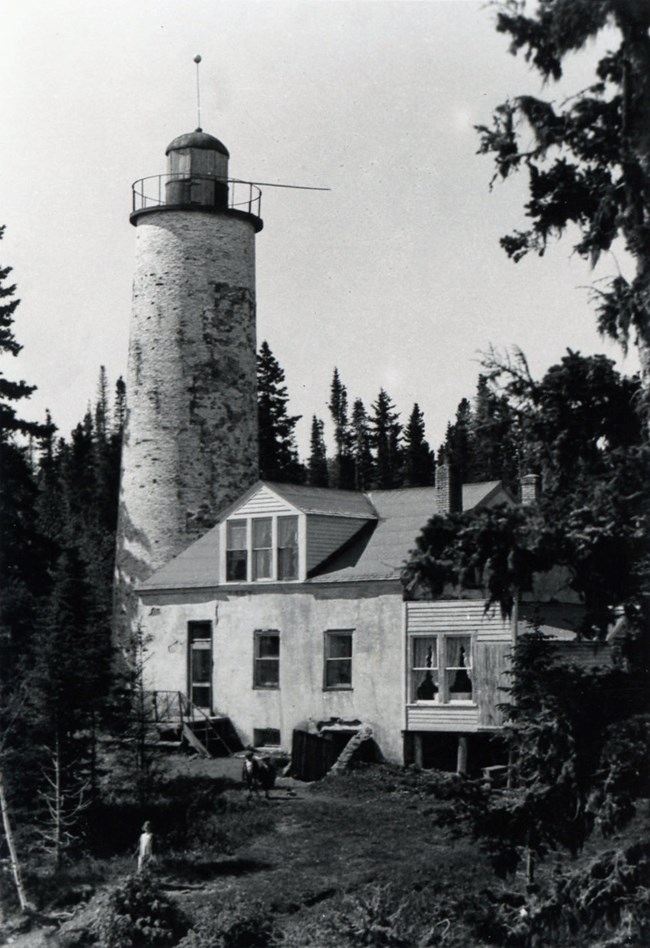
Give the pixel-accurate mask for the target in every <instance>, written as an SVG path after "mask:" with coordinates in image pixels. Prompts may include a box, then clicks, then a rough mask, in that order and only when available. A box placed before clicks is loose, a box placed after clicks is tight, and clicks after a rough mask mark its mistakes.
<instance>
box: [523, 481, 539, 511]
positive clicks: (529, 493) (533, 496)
mask: <svg viewBox="0 0 650 948" xmlns="http://www.w3.org/2000/svg"><path fill="white" fill-rule="evenodd" d="M519 486H520V490H521V503H522V506H523V507H529V506H530V505H531V504H536V503H537V501H538V500H539V492H540V476H539V474H524V476H523V477H522V478H521V480H520V482H519Z"/></svg>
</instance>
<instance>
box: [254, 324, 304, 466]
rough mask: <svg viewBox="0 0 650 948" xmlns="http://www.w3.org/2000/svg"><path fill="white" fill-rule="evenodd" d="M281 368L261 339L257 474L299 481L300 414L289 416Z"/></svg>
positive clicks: (258, 370)
mask: <svg viewBox="0 0 650 948" xmlns="http://www.w3.org/2000/svg"><path fill="white" fill-rule="evenodd" d="M288 402H289V396H288V394H287V388H286V386H285V384H284V370H283V369H282V368H281V367H280V364H279V363H278V361H277V360H276V358H275V356H274V355H273V353H272V352H271V349H270V348H269V345H268V343H267V342H263V343H262V345H261V347H260V351H259V354H258V356H257V408H258V419H259V460H260V477H261V478H262V479H263V480H269V481H285V482H288V483H293V484H301V483H303V482H304V480H305V469H304V467H303V465H302V464H301V463H300V461H299V459H298V451H297V448H296V442H295V431H294V429H295V427H296V423H297V422H298V421H299V420H300V418H301V416H300V415H289V413H288V410H287V408H288Z"/></svg>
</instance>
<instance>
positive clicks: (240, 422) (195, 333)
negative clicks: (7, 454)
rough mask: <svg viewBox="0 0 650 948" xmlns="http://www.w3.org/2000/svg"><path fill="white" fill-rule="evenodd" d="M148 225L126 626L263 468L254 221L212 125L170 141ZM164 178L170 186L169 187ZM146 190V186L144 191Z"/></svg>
mask: <svg viewBox="0 0 650 948" xmlns="http://www.w3.org/2000/svg"><path fill="white" fill-rule="evenodd" d="M167 153H168V155H169V167H168V174H167V175H162V176H158V177H159V178H160V179H164V180H162V181H161V180H159V181H158V193H159V194H161V195H162V194H164V195H165V200H164V201H163V200H162V198H161V200H160V202H158V203H156V202H155V201H153V203H152V202H151V199H149V198H147V197H146V194H145V190H144V189H145V188H146V187H147V184H146V182H148V181H150V180H151V179H144V180H143V182H138V183H137V184H136V185H135V186H134V188H137V187H138V185H141V186H142V189H143V190H142V193H141V194H140V197H142V198H143V200H142V202H141V203H142V206H140V207H137V208H136V209H135V211H134V213H133V214H132V217H131V221H132V223H133V224H134V225H135V226H136V253H135V271H134V278H133V304H132V316H131V335H130V342H129V364H128V372H127V414H126V424H125V431H124V441H123V449H122V476H121V490H120V512H119V522H118V539H117V569H116V573H117V577H116V596H115V601H116V608H115V627H116V635H117V637H118V640H119V641H121V642H122V643H124V642H125V641H127V640H128V639H129V638H130V633H132V631H133V629H132V628H131V626H132V623H133V621H134V619H133V617H134V615H135V596H134V590H135V586H136V584H137V583H138V582H139V581H141V580H143V579H146V578H147V577H148V576H150V575H151V573H152V572H153V571H154V570H156V569H158V568H159V567H160V566H162V565H164V564H165V563H167V562H169V560H171V559H172V558H173V557H174V556H176V555H177V554H178V553H180V552H181V551H182V550H183V549H184V548H185V547H186V546H188V545H189V544H190V543H191V542H193V541H194V540H195V539H196V538H197V537H198V536H200V535H201V534H202V533H203V532H205V530H206V529H208V528H209V527H211V526H212V525H213V524H214V523H215V521H216V516H217V514H218V512H219V511H220V510H222V509H223V508H224V507H226V506H228V505H229V504H230V503H232V502H233V501H234V500H235V498H236V497H237V496H238V495H239V494H240V493H241V491H242V490H244V489H245V488H246V487H248V486H249V485H250V484H252V483H254V481H255V480H256V479H257V476H258V437H257V391H256V385H257V381H256V349H257V346H256V336H255V234H256V233H257V232H258V231H259V230H260V229H261V226H262V222H261V220H260V219H259V217H258V216H257V215H256V214H255V213H253V212H252V210H251V209H250V207H249V208H248V209H246V210H244V211H242V210H240V209H233V208H231V207H229V206H228V189H227V185H226V183H225V182H226V181H227V158H228V153H227V151H226V149H225V148H224V146H223V145H222V144H221V143H220V142H219V141H218V140H217V139H215V138H213V137H212V136H210V135H206V134H205V133H203V132H201V131H197V132H194V133H191V134H189V135H183V136H180V138H178V139H176V140H175V141H174V142H172V144H171V145H170V146H169V148H168V149H167ZM163 185H164V187H163ZM138 193H139V192H138Z"/></svg>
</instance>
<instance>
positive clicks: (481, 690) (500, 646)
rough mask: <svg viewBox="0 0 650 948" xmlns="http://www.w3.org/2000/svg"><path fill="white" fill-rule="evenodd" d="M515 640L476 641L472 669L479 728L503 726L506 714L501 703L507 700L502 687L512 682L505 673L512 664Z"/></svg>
mask: <svg viewBox="0 0 650 948" xmlns="http://www.w3.org/2000/svg"><path fill="white" fill-rule="evenodd" d="M511 653H512V643H495V642H476V643H475V644H474V669H473V672H472V676H473V681H474V687H475V689H476V692H475V694H476V702H477V704H478V723H479V726H480V727H487V728H491V727H501V725H502V724H503V714H502V712H501V711H500V710H499V707H498V706H499V705H500V704H503V703H504V702H505V701H507V695H506V693H505V692H504V691H503V690H502V689H503V688H504V687H506V686H507V685H509V684H510V679H509V676H508V675H506V672H507V671H508V668H509V665H510V656H511Z"/></svg>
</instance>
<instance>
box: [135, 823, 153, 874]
mask: <svg viewBox="0 0 650 948" xmlns="http://www.w3.org/2000/svg"><path fill="white" fill-rule="evenodd" d="M152 858H153V833H152V832H151V823H150V822H149V821H148V820H147V821H146V823H145V824H144V825H143V827H142V833H141V835H140V842H139V844H138V872H142V870H143V869H144V868H145V866H147V865H148V864H149V863H150V862H151V860H152Z"/></svg>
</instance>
